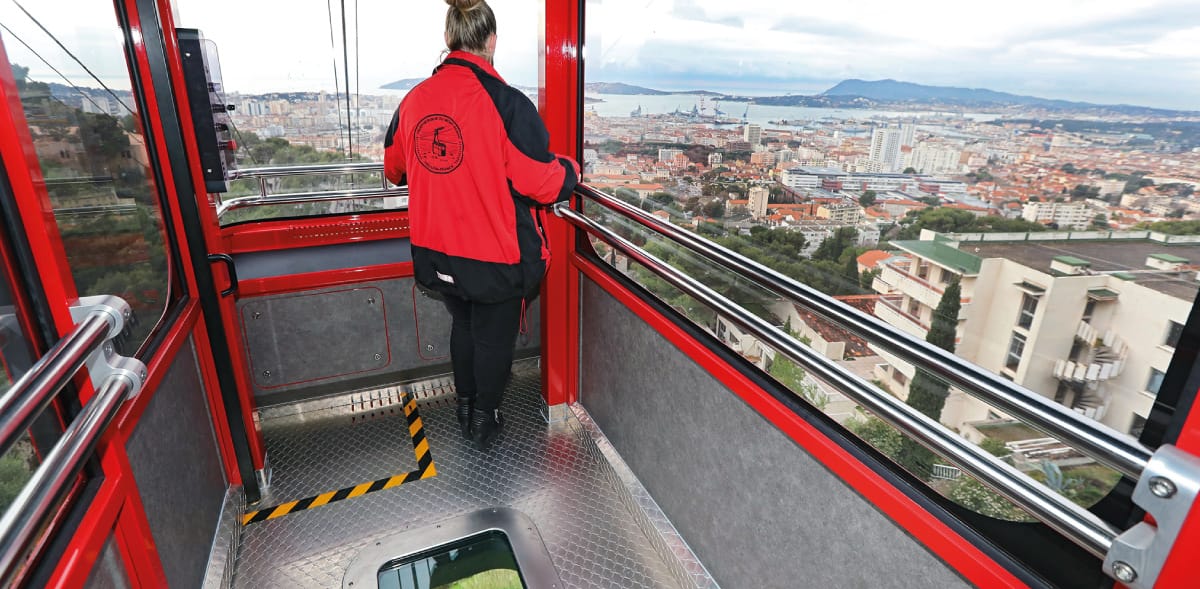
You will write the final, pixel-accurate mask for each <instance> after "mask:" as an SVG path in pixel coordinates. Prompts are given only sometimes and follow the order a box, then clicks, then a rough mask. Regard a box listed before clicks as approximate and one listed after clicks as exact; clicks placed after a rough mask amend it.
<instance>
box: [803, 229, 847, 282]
mask: <svg viewBox="0 0 1200 589" xmlns="http://www.w3.org/2000/svg"><path fill="white" fill-rule="evenodd" d="M856 237H858V230H857V229H855V228H853V227H839V228H838V229H837V231H834V232H833V235H830V236H829V237H826V238H825V241H822V242H821V245H819V246H817V251H815V252H813V255H812V258H813V259H814V260H828V261H830V262H837V261H838V259H839V258H841V257H842V252H844V251H846V248H848V247H854V239H855V238H856ZM855 282H856V283H857V277H855Z"/></svg>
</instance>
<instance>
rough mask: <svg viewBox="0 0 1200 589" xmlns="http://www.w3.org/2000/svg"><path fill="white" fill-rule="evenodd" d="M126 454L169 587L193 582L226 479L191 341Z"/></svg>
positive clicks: (199, 574) (204, 560)
mask: <svg viewBox="0 0 1200 589" xmlns="http://www.w3.org/2000/svg"><path fill="white" fill-rule="evenodd" d="M126 452H127V453H128V456H129V462H130V465H131V467H132V470H133V476H134V480H135V481H136V484H137V488H138V492H139V494H140V495H141V499H142V504H143V505H144V507H145V511H146V518H147V520H148V521H149V523H150V529H151V533H152V534H153V537H154V544H155V546H156V547H157V549H158V554H159V556H160V558H161V561H162V566H163V569H164V571H165V573H166V577H167V579H168V581H169V582H170V585H171V586H172V587H196V586H199V585H200V582H201V581H202V579H203V578H204V572H205V569H206V568H207V565H208V557H209V548H210V547H211V546H212V543H213V538H214V534H216V532H217V522H218V520H219V518H220V514H221V507H222V503H223V501H224V499H225V489H226V486H227V481H226V478H225V474H224V469H223V467H222V465H221V457H220V451H219V449H218V447H217V439H216V434H215V433H214V432H213V428H212V418H211V416H210V414H209V411H208V404H207V400H206V397H205V393H204V388H203V385H202V381H201V377H200V370H199V366H198V364H197V361H196V349H195V346H194V344H193V343H192V342H190V341H189V342H188V344H187V345H186V346H184V347H183V349H181V350H180V352H179V354H178V355H177V356H176V357H175V360H174V362H173V363H172V365H171V367H170V369H169V370H168V371H167V375H166V377H165V378H164V379H163V382H162V384H161V385H160V386H159V387H158V388H157V389H156V390H155V392H154V397H153V398H152V399H151V400H150V403H149V405H148V406H147V408H146V412H145V414H143V416H142V418H141V420H140V421H139V422H138V424H137V428H136V429H135V430H134V432H133V434H132V435H131V436H130V438H129V442H128V445H127V446H126Z"/></svg>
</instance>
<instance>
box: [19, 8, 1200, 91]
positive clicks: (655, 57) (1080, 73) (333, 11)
mask: <svg viewBox="0 0 1200 589" xmlns="http://www.w3.org/2000/svg"><path fill="white" fill-rule="evenodd" d="M342 1H343V0H324V1H322V0H177V6H176V8H177V16H176V18H177V24H179V26H184V27H193V28H199V29H201V30H202V31H203V32H204V34H205V36H206V37H207V38H209V39H212V40H213V41H215V42H216V43H217V45H218V47H219V49H220V53H221V56H222V69H223V73H224V76H225V86H226V88H228V89H230V90H240V91H243V92H268V91H285V90H321V89H324V90H329V91H333V90H334V84H335V79H336V80H337V82H336V83H337V85H338V87H340V88H343V89H344V88H345V85H346V81H345V71H344V70H345V68H344V65H343V64H344V62H343V47H342V25H343V23H342V19H341V7H342ZM344 1H345V7H346V19H345V20H346V22H345V26H346V29H347V37H348V38H349V39H350V42H349V46H348V47H346V48H345V49H346V51H347V53H348V54H349V61H350V67H349V69H350V76H349V78H350V80H349V83H350V87H351V88H352V89H355V88H358V89H360V91H361V92H363V93H373V92H376V90H375V89H377V88H378V87H379V86H381V85H383V84H386V83H388V82H391V81H395V80H399V79H404V78H415V77H423V76H426V75H428V73H429V72H430V70H432V68H433V67H434V66H435V65H436V64H437V63H438V60H439V57H440V55H441V51H442V49H443V48H444V44H443V41H442V30H443V24H444V18H445V10H446V5H445V3H444V2H443V1H439V0H344ZM17 2H20V4H21V5H23V6H24V7H25V8H26V9H27V10H29V11H30V12H31V13H32V14H33V15H34V16H35V17H37V18H38V19H39V20H41V21H42V23H43V24H44V25H46V28H47V29H49V30H50V31H52V32H54V33H55V35H56V36H57V37H58V38H59V40H61V41H62V42H63V44H64V45H66V46H67V47H68V48H69V49H72V52H73V53H75V54H76V56H78V57H80V58H81V59H82V61H84V62H85V63H86V64H87V65H88V66H89V69H91V70H92V71H93V73H95V74H96V75H97V77H99V78H101V79H102V80H105V81H106V82H111V84H112V85H116V86H123V87H128V85H129V83H128V78H127V75H126V74H125V72H124V70H123V68H124V65H123V62H122V60H121V52H120V45H119V43H120V39H119V36H118V34H117V32H116V27H115V19H114V18H113V17H112V16H111V14H110V12H111V6H110V5H107V3H104V2H94V1H85V0H74V2H73V3H72V4H73V5H78V6H76V7H73V8H72V9H71V10H60V9H58V8H55V9H54V10H51V9H50V8H48V6H47V5H48V4H49V3H45V2H41V1H37V0H0V23H3V24H5V25H6V26H8V27H9V28H10V29H12V31H13V32H14V33H16V34H17V35H18V36H20V37H21V38H22V39H23V40H24V41H26V42H27V43H29V44H30V45H31V46H33V47H34V48H35V49H36V50H37V51H38V52H39V53H40V54H42V57H43V58H46V60H47V61H50V62H51V63H52V64H54V65H55V66H56V67H57V68H58V69H59V70H60V71H61V72H62V73H63V74H64V75H66V76H67V77H68V78H71V79H72V80H74V81H75V83H78V84H80V85H89V84H88V83H87V82H88V81H89V80H90V76H89V75H88V74H87V73H86V72H84V71H83V69H82V68H81V67H79V66H78V65H77V64H75V63H74V62H73V61H72V60H71V59H70V58H69V57H67V56H66V55H65V54H64V53H63V52H62V51H61V50H60V49H59V48H58V47H57V45H55V44H54V43H53V41H52V40H50V39H49V37H48V36H47V35H45V34H44V33H43V32H41V31H40V29H38V28H37V27H35V26H34V25H33V24H32V23H31V22H30V21H29V19H28V18H27V17H26V16H25V15H24V14H23V13H22V12H21V11H20V10H19V9H18V8H17V7H16V3H17ZM491 4H492V6H493V8H494V10H495V12H496V14H497V20H498V22H499V34H498V48H497V55H496V62H497V63H496V65H497V69H498V70H499V72H500V73H501V75H503V76H504V77H505V78H506V79H507V80H508V81H509V82H510V83H513V84H519V85H527V86H535V85H536V84H537V79H538V71H537V69H538V68H537V65H538V64H537V61H538V60H537V55H538V45H539V43H540V42H541V41H540V30H541V27H542V7H543V6H544V0H492V2H491ZM356 6H357V13H358V14H357V17H358V18H357V21H356V19H355V7H356ZM331 21H332V27H331ZM356 25H357V26H356ZM587 26H588V36H587V39H586V42H585V46H584V57H585V64H586V68H587V70H586V71H587V80H588V81H608V82H616V81H621V82H629V83H635V84H639V85H644V86H649V87H653V88H660V89H667V90H690V89H704V90H713V91H719V92H729V93H742V94H758V95H762V94H787V93H792V94H813V93H818V92H821V91H823V90H826V89H828V88H830V87H832V86H833V85H835V84H836V83H837V82H839V81H841V80H844V79H848V78H860V79H868V80H873V79H883V78H892V79H897V80H903V81H908V82H915V83H919V84H930V85H946V86H965V87H975V88H989V89H992V90H999V91H1005V92H1013V93H1017V94H1029V95H1035V96H1042V97H1046V98H1059V99H1067V100H1081V101H1088V102H1096V103H1124V104H1137V105H1145V106H1156V107H1163V108H1178V109H1188V110H1200V2H1197V1H1196V0H1120V1H1114V0H1007V1H1006V2H1004V3H1003V4H1001V3H991V2H988V3H984V2H978V1H977V2H964V1H962V0H910V1H909V2H895V1H894V0H842V1H841V2H836V3H835V2H815V3H814V2H788V1H782V0H774V1H771V2H767V1H764V0H738V1H736V2H735V1H731V0H721V1H716V0H589V1H588V4H587ZM331 28H332V29H333V36H332V37H333V38H332V39H331V35H330V29H331ZM356 32H357V34H356ZM11 37H12V34H11V33H9V32H8V31H4V30H0V38H3V40H4V45H5V49H6V51H7V52H8V54H9V59H10V61H14V62H17V63H21V64H22V65H28V66H30V67H31V68H32V73H33V75H34V76H35V77H36V78H38V79H41V80H44V81H51V80H53V79H55V78H57V77H58V75H57V74H55V73H54V72H53V71H52V70H50V69H49V68H48V67H46V66H45V65H44V64H42V63H41V61H40V60H39V59H38V58H37V57H35V56H33V55H32V54H31V53H29V52H28V51H27V50H25V49H24V47H22V46H21V45H20V44H19V43H18V42H17V41H16V40H15V39H13V38H11ZM355 39H357V44H356V42H355ZM90 85H91V86H93V87H94V86H95V84H90Z"/></svg>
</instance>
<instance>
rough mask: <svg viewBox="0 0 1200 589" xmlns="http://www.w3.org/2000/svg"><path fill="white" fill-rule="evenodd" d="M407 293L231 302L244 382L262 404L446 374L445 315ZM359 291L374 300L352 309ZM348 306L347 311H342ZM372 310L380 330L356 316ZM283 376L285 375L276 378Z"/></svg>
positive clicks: (331, 293) (534, 336)
mask: <svg viewBox="0 0 1200 589" xmlns="http://www.w3.org/2000/svg"><path fill="white" fill-rule="evenodd" d="M414 286H415V281H414V280H413V279H412V278H398V279H394V280H380V281H375V282H364V283H359V284H354V285H349V286H340V287H331V288H323V289H314V290H311V291H304V292H300V293H289V294H281V295H268V296H262V297H250V298H246V299H242V300H239V301H238V313H239V315H240V317H241V324H242V326H243V329H244V334H243V338H244V340H243V341H244V343H245V345H246V349H247V354H248V355H249V356H250V358H249V363H250V365H251V366H253V369H254V374H252V375H251V376H252V378H251V380H252V382H253V385H254V394H255V396H256V397H257V398H258V400H259V403H261V404H264V405H270V404H275V403H280V402H286V401H292V400H296V399H298V398H302V397H306V396H318V395H321V394H326V393H330V392H342V391H345V390H347V389H352V388H357V387H360V386H371V385H375V384H380V383H385V382H394V381H396V380H400V379H403V378H406V377H409V376H414V375H424V374H430V373H431V372H449V370H450V356H449V354H450V314H449V313H447V312H446V308H445V306H443V305H442V303H441V301H438V300H435V299H432V298H429V297H428V296H426V295H425V294H423V293H422V292H421V291H420V290H417V289H414ZM367 292H371V293H378V294H376V295H375V296H376V298H379V299H381V301H377V304H376V305H370V306H367V305H361V304H359V303H360V302H364V301H365V300H366V296H367V295H366V294H363V293H367ZM347 293H349V294H347ZM360 299H361V300H360ZM351 306H353V307H355V309H353V310H352V309H349V307H351ZM343 307H346V308H343ZM374 308H378V309H379V310H382V309H384V308H386V311H387V321H386V323H381V322H380V321H377V320H373V319H372V318H371V317H370V316H368V315H369V314H367V311H364V309H367V310H369V309H374ZM256 312H257V313H259V316H258V318H257V319H255V318H254V313H256ZM539 314H540V310H539V306H538V303H537V301H535V302H534V303H532V304H531V305H530V306H529V308H528V309H527V311H526V323H527V324H528V329H529V334H528V335H523V336H520V337H518V338H517V349H518V351H519V352H520V351H530V350H536V349H537V347H538V345H539V341H540V339H539V337H538V330H539V327H540V321H539ZM321 334H342V335H343V336H345V335H347V334H351V335H353V334H359V335H358V336H357V337H341V338H340V339H339V341H338V343H337V345H331V344H330V343H329V342H328V341H324V340H325V339H328V338H324V337H323V336H322V335H321ZM418 334H419V335H418ZM380 338H386V339H387V347H386V352H387V354H385V357H384V358H383V359H382V361H376V360H374V358H375V354H376V353H380V352H381V351H383V350H381V349H380V343H379V342H380ZM273 366H279V367H280V368H283V370H277V369H273V368H272V367H273ZM287 366H291V368H290V369H289V368H287ZM264 370H271V376H270V377H267V376H265V375H264V374H263V371H264ZM285 373H286V374H287V376H280V375H281V374H285ZM297 375H300V376H303V378H299V377H298V376H297ZM314 376H316V378H314ZM297 381H303V382H297ZM281 383H290V384H281ZM264 385H265V386H264Z"/></svg>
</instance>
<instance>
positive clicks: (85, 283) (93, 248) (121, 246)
mask: <svg viewBox="0 0 1200 589" xmlns="http://www.w3.org/2000/svg"><path fill="white" fill-rule="evenodd" d="M0 23H4V28H3V30H2V31H0V38H2V39H3V42H4V47H5V50H6V51H7V52H8V57H9V59H10V60H11V62H12V63H11V64H9V65H10V66H11V67H12V72H13V77H14V78H15V79H16V81H17V92H18V94H19V95H20V98H21V105H22V107H23V109H24V111H25V118H26V120H27V121H28V123H29V132H30V134H31V135H32V136H33V147H34V149H35V150H36V151H37V156H38V161H39V163H40V165H41V172H42V175H43V177H44V178H45V183H46V191H47V192H48V193H49V196H50V202H51V204H52V206H53V207H54V215H55V219H56V220H57V222H58V227H59V232H60V233H61V235H62V241H63V247H64V248H65V250H66V254H67V260H68V263H69V264H70V267H71V273H72V275H73V276H74V279H75V286H76V288H77V290H78V292H79V295H80V296H88V295H99V294H112V295H118V296H120V297H122V298H124V299H125V300H126V301H127V302H129V304H130V305H131V306H132V308H133V311H134V314H133V317H132V319H131V321H130V322H129V327H128V330H127V332H126V333H125V334H124V335H123V337H121V338H119V339H118V341H117V344H118V349H119V350H120V351H121V353H123V354H126V355H132V354H134V353H135V352H136V351H137V350H138V349H139V348H140V347H141V346H142V344H143V343H144V342H145V341H146V340H147V338H148V336H149V334H150V333H151V331H152V330H153V329H154V327H155V326H156V324H157V323H158V321H159V319H160V318H161V316H162V314H163V312H164V309H165V308H166V306H167V303H168V300H169V298H170V296H171V294H172V293H171V288H170V281H171V279H170V275H169V271H168V268H167V251H166V246H165V238H164V231H165V229H164V226H163V221H162V212H161V209H160V208H159V202H160V201H159V198H160V196H159V192H158V189H157V187H156V186H155V185H154V180H153V173H152V171H151V169H150V165H151V162H150V159H149V155H148V153H147V151H146V140H145V136H144V135H143V133H142V130H141V117H140V115H139V113H138V112H137V103H136V101H135V100H134V97H133V94H132V93H131V91H130V89H131V84H130V78H129V71H128V69H127V65H126V60H125V49H124V47H123V42H122V36H121V33H120V28H119V27H118V25H117V21H116V16H115V14H114V12H113V7H112V5H106V4H104V3H96V2H77V3H73V4H72V6H71V8H70V9H69V10H62V9H61V7H51V6H49V5H47V4H45V3H32V2H17V1H14V0H8V1H4V2H0Z"/></svg>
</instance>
